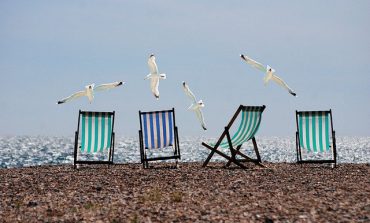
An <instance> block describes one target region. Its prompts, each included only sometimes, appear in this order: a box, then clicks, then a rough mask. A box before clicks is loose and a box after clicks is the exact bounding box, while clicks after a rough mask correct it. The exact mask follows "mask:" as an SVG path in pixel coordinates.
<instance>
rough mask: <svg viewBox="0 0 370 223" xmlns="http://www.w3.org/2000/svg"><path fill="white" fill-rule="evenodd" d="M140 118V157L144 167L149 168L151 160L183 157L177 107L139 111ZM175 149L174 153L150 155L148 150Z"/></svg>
mask: <svg viewBox="0 0 370 223" xmlns="http://www.w3.org/2000/svg"><path fill="white" fill-rule="evenodd" d="M139 118H140V130H139V141H140V158H141V163H142V164H143V168H149V161H156V160H168V159H175V160H176V166H177V161H178V159H181V155H180V147H179V137H178V132H177V126H176V123H175V109H174V108H172V109H171V110H164V111H150V112H141V111H139ZM166 148H171V149H172V150H173V155H172V152H171V155H164V156H163V155H162V156H155V157H153V155H151V157H148V150H157V151H164V150H165V149H166Z"/></svg>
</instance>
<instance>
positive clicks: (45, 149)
mask: <svg viewBox="0 0 370 223" xmlns="http://www.w3.org/2000/svg"><path fill="white" fill-rule="evenodd" d="M179 141H180V149H181V162H192V161H204V160H205V158H206V157H207V156H208V154H209V152H210V151H209V150H208V149H206V148H205V147H203V146H202V145H201V142H203V141H204V142H215V141H216V139H215V138H200V137H180V139H179ZM257 144H258V147H259V151H260V155H261V158H262V161H268V162H295V161H296V149H295V138H293V137H258V138H257ZM73 145H74V137H45V136H36V137H29V136H15V137H0V168H13V167H25V166H37V165H50V164H51V165H56V164H72V162H73V150H74V149H73ZM242 151H244V152H245V153H246V154H249V155H250V156H252V157H253V156H254V153H253V147H252V143H251V142H249V143H246V144H245V145H243V147H242ZM226 152H227V151H226ZM152 153H153V154H152ZM158 153H159V152H158V150H155V151H153V150H151V151H149V155H160V154H158ZM160 153H164V154H170V153H171V149H168V150H166V151H163V152H160ZM337 153H338V163H370V137H338V138H337ZM303 155H304V156H306V157H312V156H320V157H323V158H325V157H330V154H329V153H327V154H325V153H324V154H303ZM102 156H103V157H104V156H105V155H104V154H103V155H101V154H100V155H99V154H98V155H96V156H94V157H92V159H98V158H99V157H102ZM81 157H82V156H81ZM221 160H224V159H223V158H222V157H220V156H218V155H214V156H213V158H212V161H221ZM114 162H115V163H139V162H140V152H139V142H138V138H130V137H116V143H115V152H114Z"/></svg>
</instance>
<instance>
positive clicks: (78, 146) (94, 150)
mask: <svg viewBox="0 0 370 223" xmlns="http://www.w3.org/2000/svg"><path fill="white" fill-rule="evenodd" d="M114 115H115V112H114V111H113V112H91V111H81V110H80V111H79V114H78V126H77V131H76V133H75V146H74V168H76V165H77V164H113V154H114V132H113V127H114ZM81 155H88V156H92V155H102V156H103V157H104V156H105V157H107V158H106V159H107V160H86V159H85V160H80V159H79V156H81Z"/></svg>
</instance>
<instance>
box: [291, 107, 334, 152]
mask: <svg viewBox="0 0 370 223" xmlns="http://www.w3.org/2000/svg"><path fill="white" fill-rule="evenodd" d="M297 115H298V134H299V143H300V146H301V147H302V148H305V149H307V151H308V152H311V151H314V152H324V151H328V150H330V134H329V128H330V120H329V119H330V117H329V112H327V111H313V112H298V113H297Z"/></svg>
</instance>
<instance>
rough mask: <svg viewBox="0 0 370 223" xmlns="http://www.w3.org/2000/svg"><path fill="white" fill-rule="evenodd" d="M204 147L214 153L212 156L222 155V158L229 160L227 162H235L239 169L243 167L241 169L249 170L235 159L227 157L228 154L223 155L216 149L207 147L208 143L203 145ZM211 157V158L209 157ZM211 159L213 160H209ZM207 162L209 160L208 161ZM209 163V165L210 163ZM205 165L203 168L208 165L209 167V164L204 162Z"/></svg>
mask: <svg viewBox="0 0 370 223" xmlns="http://www.w3.org/2000/svg"><path fill="white" fill-rule="evenodd" d="M202 145H203V146H204V147H206V148H208V149H209V150H211V151H212V152H211V154H210V155H213V154H214V153H217V154H218V155H220V156H222V157H224V158H225V159H227V160H230V161H231V162H233V163H235V164H236V165H238V166H239V167H241V168H243V169H247V167H246V166H244V165H243V164H241V163H240V162H239V161H237V160H236V159H233V158H232V157H229V156H228V155H226V154H224V153H222V152H220V151H218V150H217V149H216V148H213V147H211V146H209V145H207V144H206V143H204V142H203V143H202ZM208 157H209V156H208ZM211 157H212V156H211ZM207 159H208V158H207ZM209 159H211V158H209ZM206 161H207V160H206ZM208 162H209V160H208ZM208 162H207V163H208ZM204 163H205V165H204V164H203V167H205V166H206V165H207V163H206V162H204Z"/></svg>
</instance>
